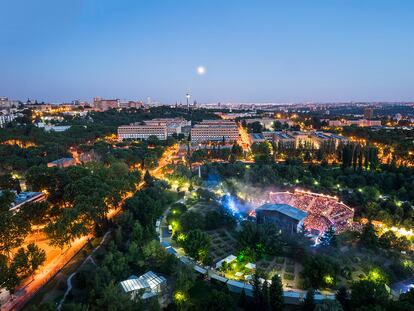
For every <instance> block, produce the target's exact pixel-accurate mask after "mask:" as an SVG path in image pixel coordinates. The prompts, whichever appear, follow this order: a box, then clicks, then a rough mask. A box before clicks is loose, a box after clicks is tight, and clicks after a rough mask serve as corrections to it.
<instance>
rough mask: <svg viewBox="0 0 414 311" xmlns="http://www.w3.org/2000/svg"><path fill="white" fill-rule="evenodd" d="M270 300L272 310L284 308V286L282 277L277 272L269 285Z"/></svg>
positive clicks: (276, 310)
mask: <svg viewBox="0 0 414 311" xmlns="http://www.w3.org/2000/svg"><path fill="white" fill-rule="evenodd" d="M269 300H270V306H271V308H272V311H278V310H282V309H283V286H282V280H281V279H280V277H279V276H278V275H277V274H275V275H274V276H273V277H272V283H271V284H270V287H269Z"/></svg>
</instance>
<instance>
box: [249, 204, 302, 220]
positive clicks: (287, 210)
mask: <svg viewBox="0 0 414 311" xmlns="http://www.w3.org/2000/svg"><path fill="white" fill-rule="evenodd" d="M257 210H262V211H276V212H279V213H282V214H284V215H287V216H289V217H291V218H293V219H296V220H298V221H300V220H302V219H304V218H306V216H308V213H307V212H305V211H302V210H300V209H298V208H296V207H293V206H292V205H289V204H271V203H266V204H263V205H262V206H260V207H258V208H257V209H256V211H257Z"/></svg>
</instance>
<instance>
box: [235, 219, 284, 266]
mask: <svg viewBox="0 0 414 311" xmlns="http://www.w3.org/2000/svg"><path fill="white" fill-rule="evenodd" d="M238 241H239V245H240V247H241V248H242V249H246V248H247V249H252V250H253V251H254V253H255V255H256V257H257V258H256V259H259V258H260V257H262V256H263V255H265V254H273V255H275V254H277V253H280V252H281V249H282V245H283V243H282V239H281V234H280V231H279V229H278V228H277V227H276V226H275V225H272V224H257V223H256V222H251V221H244V222H243V223H242V224H241V230H240V232H239V235H238Z"/></svg>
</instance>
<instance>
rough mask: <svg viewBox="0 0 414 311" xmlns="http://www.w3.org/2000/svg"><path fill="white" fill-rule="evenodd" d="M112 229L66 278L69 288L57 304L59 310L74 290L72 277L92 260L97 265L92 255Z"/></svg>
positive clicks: (109, 231)
mask: <svg viewBox="0 0 414 311" xmlns="http://www.w3.org/2000/svg"><path fill="white" fill-rule="evenodd" d="M111 231H112V230H108V231H107V232H106V233H105V235H104V236H103V238H102V240H101V242H100V243H99V245H98V246H96V247H95V248H94V249H93V250H92V252H91V253H90V254H89V256H88V257H86V258H85V260H84V261H83V262H82V264H81V265H80V266H79V267H78V269H76V271H75V272H73V273H72V274H71V275H70V276H69V277H68V279H67V280H66V285H67V287H68V288H67V289H66V292H65V294H64V295H63V298H62V299H61V300H60V302H59V304H58V306H57V310H58V311H60V309H61V308H62V305H63V303H64V302H65V299H66V297H67V295H68V294H69V292H70V291H71V290H72V278H73V277H74V276H75V275H76V274H77V273H78V272H79V270H80V269H81V268H82V267H83V266H84V265H85V263H86V262H88V261H91V262H92V263H93V264H94V265H95V266H96V263H95V260H94V259H93V257H92V255H93V254H94V253H95V252H96V251H97V250H98V249H99V248H100V247H101V246H102V244H103V243H104V242H105V241H106V239H107V237H108V235H109V234H110V233H111Z"/></svg>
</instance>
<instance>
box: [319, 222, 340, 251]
mask: <svg viewBox="0 0 414 311" xmlns="http://www.w3.org/2000/svg"><path fill="white" fill-rule="evenodd" d="M320 242H321V245H322V246H323V247H335V246H336V234H335V228H334V227H333V226H329V227H328V229H326V231H325V232H324V234H323V235H322V236H321V238H320Z"/></svg>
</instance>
